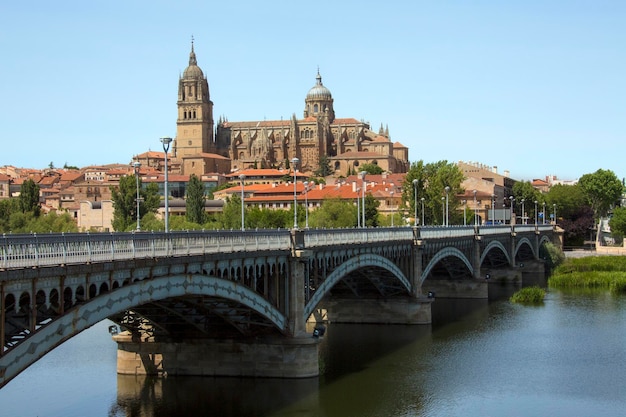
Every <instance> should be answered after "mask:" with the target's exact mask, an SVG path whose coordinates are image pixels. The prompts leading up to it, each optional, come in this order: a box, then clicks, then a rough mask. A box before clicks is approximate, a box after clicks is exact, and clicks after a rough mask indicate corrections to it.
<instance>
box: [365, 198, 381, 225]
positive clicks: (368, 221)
mask: <svg viewBox="0 0 626 417" xmlns="http://www.w3.org/2000/svg"><path fill="white" fill-rule="evenodd" d="M379 206H380V201H378V200H376V199H375V198H374V196H372V195H371V194H367V195H366V196H365V226H366V227H378V226H379V225H380V224H379V222H378V207H379Z"/></svg>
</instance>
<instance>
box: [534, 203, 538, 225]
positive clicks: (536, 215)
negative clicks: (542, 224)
mask: <svg viewBox="0 0 626 417" xmlns="http://www.w3.org/2000/svg"><path fill="white" fill-rule="evenodd" d="M537 203H538V201H537V200H535V227H537V217H538V213H537Z"/></svg>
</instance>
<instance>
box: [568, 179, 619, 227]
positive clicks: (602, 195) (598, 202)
mask: <svg viewBox="0 0 626 417" xmlns="http://www.w3.org/2000/svg"><path fill="white" fill-rule="evenodd" d="M578 185H579V186H580V188H581V190H582V192H583V194H584V195H585V198H586V199H587V202H588V203H589V205H590V206H591V209H592V210H593V212H594V217H595V219H596V220H597V219H599V218H600V217H604V216H606V215H607V213H608V211H609V210H610V209H611V208H612V207H613V205H614V204H616V203H617V201H618V200H619V198H620V197H621V196H622V192H623V191H624V186H623V184H622V182H621V181H620V180H619V178H617V176H616V175H615V173H613V171H611V170H603V169H599V170H597V171H596V172H594V173H593V174H585V175H583V176H582V177H580V179H579V180H578Z"/></svg>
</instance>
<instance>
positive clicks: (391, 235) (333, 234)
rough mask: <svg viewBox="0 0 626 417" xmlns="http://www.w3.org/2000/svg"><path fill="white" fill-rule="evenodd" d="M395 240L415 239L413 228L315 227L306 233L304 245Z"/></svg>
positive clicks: (315, 245) (309, 246)
mask: <svg viewBox="0 0 626 417" xmlns="http://www.w3.org/2000/svg"><path fill="white" fill-rule="evenodd" d="M394 240H406V241H411V240H413V229H412V228H409V227H397V228H389V227H387V228H371V229H367V228H364V229H319V230H318V229H315V230H307V231H306V233H305V234H304V246H305V247H307V248H312V247H317V246H331V245H350V244H360V243H376V242H388V241H394Z"/></svg>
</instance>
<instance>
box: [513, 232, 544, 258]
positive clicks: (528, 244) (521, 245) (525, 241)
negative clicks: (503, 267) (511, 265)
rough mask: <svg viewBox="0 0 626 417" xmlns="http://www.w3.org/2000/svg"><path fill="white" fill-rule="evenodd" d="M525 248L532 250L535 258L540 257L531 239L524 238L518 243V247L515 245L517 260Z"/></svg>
mask: <svg viewBox="0 0 626 417" xmlns="http://www.w3.org/2000/svg"><path fill="white" fill-rule="evenodd" d="M524 247H528V248H530V251H531V253H532V255H533V258H538V257H539V252H538V251H536V250H535V248H534V247H533V244H532V243H531V241H530V239H528V238H527V237H523V238H521V239H520V240H519V241H518V242H517V245H515V258H517V255H518V254H519V253H520V249H522V248H524Z"/></svg>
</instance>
